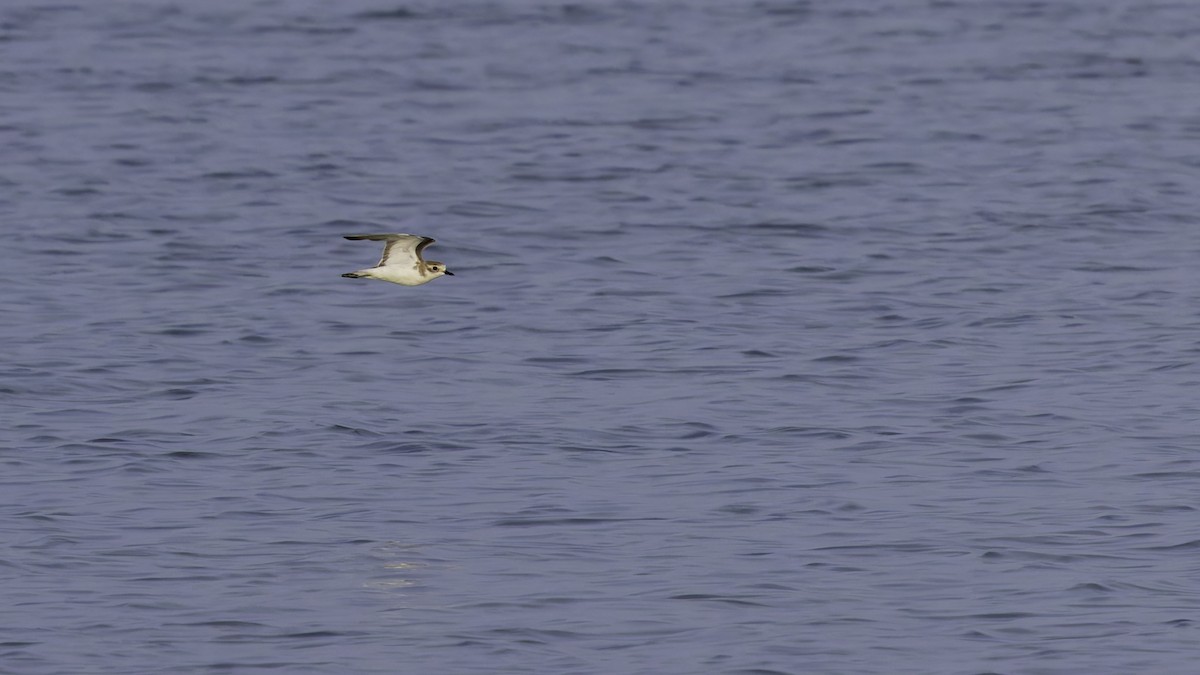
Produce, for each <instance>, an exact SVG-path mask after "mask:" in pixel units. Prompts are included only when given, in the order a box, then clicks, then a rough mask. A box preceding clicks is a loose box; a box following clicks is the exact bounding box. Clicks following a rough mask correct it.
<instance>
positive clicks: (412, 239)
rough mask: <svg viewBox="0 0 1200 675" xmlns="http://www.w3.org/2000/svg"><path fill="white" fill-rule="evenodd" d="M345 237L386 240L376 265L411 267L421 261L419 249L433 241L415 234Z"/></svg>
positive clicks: (350, 236) (348, 236)
mask: <svg viewBox="0 0 1200 675" xmlns="http://www.w3.org/2000/svg"><path fill="white" fill-rule="evenodd" d="M346 238H347V239H369V240H371V241H382V242H386V243H385V244H384V245H383V257H382V258H380V259H379V264H378V265H376V267H384V266H389V267H390V266H394V265H399V266H402V267H411V266H413V265H415V264H417V263H418V262H420V261H421V251H422V250H424V249H425V247H426V246H428V245H430V244H432V243H433V239H430V238H429V237H420V236H417V235H415V234H348V235H346Z"/></svg>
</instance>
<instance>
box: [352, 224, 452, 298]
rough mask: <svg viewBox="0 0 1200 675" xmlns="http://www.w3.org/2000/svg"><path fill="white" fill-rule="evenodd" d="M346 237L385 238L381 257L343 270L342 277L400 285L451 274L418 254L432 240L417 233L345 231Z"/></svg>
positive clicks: (421, 282) (378, 239) (428, 280)
mask: <svg viewBox="0 0 1200 675" xmlns="http://www.w3.org/2000/svg"><path fill="white" fill-rule="evenodd" d="M346 238H347V239H370V240H371V241H384V242H387V243H386V244H384V245H383V257H382V258H380V259H379V264H378V265H376V266H374V267H368V268H366V269H362V270H358V271H357V272H347V273H345V274H343V275H342V276H344V277H350V278H351V279H361V278H363V277H366V278H368V279H379V280H380V281H390V282H392V283H393V284H400V285H401V286H420V285H421V284H427V283H429V282H431V281H433V280H434V279H436V278H438V277H440V276H442V275H443V274H446V275H449V276H454V273H453V272H451V271H450V270H448V269H446V266H445V265H444V264H442V263H440V262H437V261H434V260H430V261H428V262H426V261H425V260H424V259H423V258H422V257H421V251H424V250H425V247H426V246H429V245H430V244H432V243H433V239H430V238H429V237H419V236H417V235H415V234H348V235H346Z"/></svg>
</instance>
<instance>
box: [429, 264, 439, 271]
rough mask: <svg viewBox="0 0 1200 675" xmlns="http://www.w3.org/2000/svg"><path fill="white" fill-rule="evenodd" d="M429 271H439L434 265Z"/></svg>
mask: <svg viewBox="0 0 1200 675" xmlns="http://www.w3.org/2000/svg"><path fill="white" fill-rule="evenodd" d="M429 269H431V270H433V271H434V272H436V271H438V268H437V265H434V266H433V267H430V268H429Z"/></svg>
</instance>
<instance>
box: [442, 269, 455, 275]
mask: <svg viewBox="0 0 1200 675" xmlns="http://www.w3.org/2000/svg"><path fill="white" fill-rule="evenodd" d="M442 274H445V275H446V276H448V277H452V276H454V272H451V271H450V270H446V271H444V272H442Z"/></svg>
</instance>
